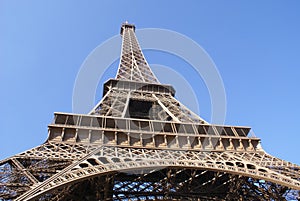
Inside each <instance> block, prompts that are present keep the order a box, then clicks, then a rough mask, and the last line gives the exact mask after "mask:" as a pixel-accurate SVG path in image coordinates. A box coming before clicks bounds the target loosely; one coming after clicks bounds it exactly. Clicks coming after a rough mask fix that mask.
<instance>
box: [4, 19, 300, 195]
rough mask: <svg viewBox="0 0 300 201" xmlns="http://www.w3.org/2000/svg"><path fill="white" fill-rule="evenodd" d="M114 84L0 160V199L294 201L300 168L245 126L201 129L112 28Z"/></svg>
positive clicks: (130, 34) (132, 42)
mask: <svg viewBox="0 0 300 201" xmlns="http://www.w3.org/2000/svg"><path fill="white" fill-rule="evenodd" d="M121 35H122V54H121V58H120V65H119V68H118V73H117V76H116V79H110V80H109V81H107V82H106V83H105V84H104V90H103V98H102V100H101V101H100V102H99V103H98V104H97V105H96V106H95V108H93V110H92V111H91V112H90V113H89V114H68V113H55V114H54V121H53V122H52V123H51V124H50V125H49V126H48V139H47V141H46V142H45V143H43V144H42V145H40V146H38V147H35V148H33V149H30V150H27V151H25V152H23V153H20V154H17V155H15V156H12V157H10V158H7V159H4V160H2V161H0V200H253V201H254V200H255V201H256V200H298V199H299V191H300V168H299V166H298V165H296V164H292V163H290V162H286V161H284V160H281V159H278V158H276V157H273V156H271V155H269V154H267V153H266V152H265V151H264V150H263V148H262V147H261V145H260V139H259V138H257V137H253V136H249V135H248V134H249V131H250V128H249V127H240V126H224V125H213V124H209V123H207V122H206V121H204V120H203V119H202V118H200V117H199V116H198V115H196V114H194V113H193V112H192V111H190V110H189V109H188V108H187V107H185V106H184V105H183V104H181V103H180V102H179V101H178V100H176V99H175V98H174V95H175V90H174V89H173V87H172V86H170V85H163V84H160V83H159V81H158V80H157V78H156V77H155V76H154V74H153V72H152V71H151V69H150V67H149V65H148V63H147V62H146V60H145V58H144V55H143V53H142V51H141V48H140V46H139V44H138V42H137V39H136V36H135V26H134V25H132V24H128V23H124V24H122V26H121Z"/></svg>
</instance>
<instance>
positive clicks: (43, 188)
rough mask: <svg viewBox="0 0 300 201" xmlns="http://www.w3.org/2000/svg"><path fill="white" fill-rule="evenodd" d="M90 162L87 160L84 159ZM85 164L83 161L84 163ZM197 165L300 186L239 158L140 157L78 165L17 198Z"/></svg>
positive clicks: (38, 195) (28, 197) (195, 166)
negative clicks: (108, 177)
mask: <svg viewBox="0 0 300 201" xmlns="http://www.w3.org/2000/svg"><path fill="white" fill-rule="evenodd" d="M84 162H86V161H84ZM81 164H83V163H81ZM166 167H169V168H193V169H200V170H209V171H215V172H226V173H229V174H233V175H243V176H245V177H251V178H254V179H262V180H265V181H269V182H273V183H276V184H280V185H283V186H287V187H289V188H292V189H295V190H300V182H298V181H296V180H292V179H289V178H287V177H282V175H279V174H278V173H276V172H274V171H272V170H269V169H267V170H266V169H265V168H263V167H258V166H257V165H254V164H250V163H247V164H245V163H242V162H241V163H240V164H237V163H236V162H230V161H228V162H222V163H218V164H217V163H215V162H213V161H206V162H205V161H191V160H186V161H184V160H181V161H174V160H164V159H158V160H138V161H126V162H125V161H121V162H118V163H107V164H99V165H93V166H91V165H88V166H87V167H84V168H80V166H79V165H78V166H77V167H76V168H73V169H71V170H69V171H67V172H64V171H63V172H61V173H58V174H57V175H56V176H54V177H53V179H50V180H46V181H44V182H43V183H41V184H39V185H38V186H35V187H33V189H31V190H30V191H28V192H27V193H26V194H24V195H22V196H20V197H19V198H17V199H16V200H34V199H35V198H38V197H40V196H41V195H43V194H45V193H47V192H50V191H52V190H54V189H57V188H60V187H63V186H65V185H69V184H71V183H75V182H78V181H82V180H86V179H89V178H92V177H96V176H100V175H103V174H109V173H113V172H126V171H134V170H142V169H159V168H166Z"/></svg>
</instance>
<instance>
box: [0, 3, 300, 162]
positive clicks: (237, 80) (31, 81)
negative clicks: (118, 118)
mask: <svg viewBox="0 0 300 201" xmlns="http://www.w3.org/2000/svg"><path fill="white" fill-rule="evenodd" d="M170 4H172V5H170ZM299 8H300V2H299V1H296V0H294V1H293V0H290V1H271V0H269V1H268V0H267V1H259V0H254V1H234V0H232V1H225V0H220V1H214V0H213V1H151V2H150V1H149V2H146V1H88V2H87V1H76V2H74V1H58V0H54V1H50V0H49V1H38V0H36V1H33V0H28V1H15V0H7V1H6V0H0V27H1V35H0V44H1V48H0V92H1V105H0V107H1V116H0V118H1V119H0V137H1V138H0V159H4V158H6V157H9V156H12V155H14V154H17V153H20V152H22V151H25V150H27V149H30V148H32V147H35V146H38V145H39V144H41V143H43V142H44V141H45V140H46V138H47V125H48V124H49V123H51V121H52V119H53V112H56V111H57V112H72V92H73V87H74V82H75V79H76V75H77V73H78V71H79V69H80V66H81V65H82V63H83V61H84V60H85V58H86V57H87V56H88V55H89V53H90V52H91V51H92V50H93V49H94V48H95V47H96V46H98V45H99V44H101V43H102V42H104V41H105V40H107V39H108V38H110V37H112V36H114V35H116V34H118V33H119V29H120V25H121V23H122V22H124V21H126V20H128V21H129V22H132V23H134V24H135V25H136V26H137V28H163V29H169V30H173V31H176V32H178V33H181V34H184V35H186V36H187V37H189V38H191V39H193V40H194V41H196V42H197V43H198V44H199V45H201V46H202V47H203V48H204V49H205V50H206V51H207V53H208V54H209V55H210V57H211V58H212V59H213V61H214V62H215V64H216V66H217V68H218V70H219V72H220V75H221V77H222V79H223V82H224V86H225V89H226V95H227V116H226V122H225V123H226V124H231V125H246V126H251V127H252V128H253V131H254V132H255V134H256V136H258V137H260V138H261V139H262V145H263V147H264V149H265V150H266V151H267V152H268V153H270V154H272V155H275V156H278V157H280V158H282V159H286V160H288V161H291V162H294V163H297V164H300V158H299V156H298V152H299V134H300V132H299V131H298V129H297V127H298V125H299V120H300V117H299V113H300V109H299V105H298V104H299V102H300V92H299V85H300V80H299V78H300V60H299V52H300V23H299V20H300V13H299ZM145 56H146V58H147V60H148V62H149V63H155V64H162V65H167V66H171V67H173V66H174V69H175V70H177V71H178V72H184V71H185V70H184V66H185V65H186V64H185V63H184V62H183V61H180V59H178V58H176V57H174V56H172V55H168V54H164V53H159V52H154V51H145ZM116 65H117V62H116V63H115V64H114V65H113V66H112V67H111V68H110V70H108V71H107V72H108V74H107V76H108V77H114V76H115V75H114V74H115V72H114V70H115V69H116V67H117V66H116ZM182 74H183V76H184V77H185V79H186V80H188V81H189V82H190V83H191V85H192V86H193V87H194V89H195V91H196V94H197V96H198V97H197V98H198V101H199V104H200V111H201V112H200V113H201V116H203V117H204V118H205V119H209V118H210V116H209V115H210V109H211V108H210V102H209V101H210V100H209V93H208V92H207V89H206V88H205V86H203V81H202V80H194V79H193V76H190V75H188V74H184V73H182ZM158 77H160V76H159V75H158ZM103 79H104V78H103ZM103 79H102V80H103ZM161 81H162V82H163V80H161ZM195 83H199V85H197V86H195ZM170 84H172V83H170ZM101 86H102V83H100V84H99V88H101ZM98 91H99V93H100V91H101V90H98ZM178 93H179V92H178ZM97 96H98V97H97V98H100V96H101V94H98V95H97Z"/></svg>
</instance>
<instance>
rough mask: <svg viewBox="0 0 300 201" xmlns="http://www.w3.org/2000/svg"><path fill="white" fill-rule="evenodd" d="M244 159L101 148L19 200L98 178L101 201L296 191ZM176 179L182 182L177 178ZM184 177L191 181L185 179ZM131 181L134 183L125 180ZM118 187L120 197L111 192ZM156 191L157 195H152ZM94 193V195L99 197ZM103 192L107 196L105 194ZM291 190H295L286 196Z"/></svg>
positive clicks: (284, 178) (291, 184) (295, 183)
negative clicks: (105, 199) (106, 200)
mask: <svg viewBox="0 0 300 201" xmlns="http://www.w3.org/2000/svg"><path fill="white" fill-rule="evenodd" d="M252 157H253V155H252ZM246 158H247V156H246V155H245V154H243V153H240V154H238V153H230V152H207V151H206V152H205V151H198V152H195V151H188V150H186V151H180V150H158V149H142V148H125V147H124V148H122V147H113V146H112V147H109V146H103V147H100V148H99V149H96V150H94V151H93V152H91V153H90V154H89V155H87V156H86V157H83V158H82V159H81V160H79V161H77V162H74V163H73V164H71V165H69V166H68V167H67V168H65V169H64V170H62V171H60V172H59V173H57V174H56V175H54V176H53V177H51V178H49V179H48V180H45V181H44V182H42V183H39V184H38V185H36V186H33V187H32V189H30V190H29V191H27V192H26V193H24V194H23V195H21V196H20V197H18V198H17V200H34V199H36V198H38V197H41V196H42V197H47V196H50V195H52V194H51V192H54V191H55V190H57V189H69V188H72V189H73V190H70V189H69V190H68V191H70V192H76V189H78V188H79V189H81V191H84V190H83V189H82V188H85V187H86V186H89V185H88V184H87V183H88V181H90V180H94V179H96V180H97V178H98V180H99V182H100V184H101V185H99V186H97V185H96V186H93V187H90V188H91V189H93V188H96V189H98V190H100V191H101V192H102V193H98V194H97V195H98V196H100V197H101V196H102V197H103V196H104V197H105V196H107V197H110V198H111V199H112V198H114V199H115V200H122V199H123V198H122V197H125V198H128V197H132V198H133V197H135V196H137V197H139V196H146V197H147V196H148V197H147V199H149V200H151V199H152V198H153V199H154V197H155V199H165V198H166V197H168V196H169V197H170V199H171V198H172V199H173V198H174V199H175V198H176V199H177V197H176V195H177V194H178V196H179V194H180V195H181V196H182V195H185V194H186V197H189V196H190V197H191V198H199V199H200V198H202V199H208V200H209V199H215V198H216V199H221V197H222V196H223V197H224V196H225V193H227V195H226V196H237V194H241V193H243V192H244V194H247V198H248V196H251V195H252V194H253V196H254V195H256V196H258V195H266V196H269V198H272V199H275V200H278V197H277V198H276V197H274V196H280V197H281V198H283V197H284V196H287V195H290V194H291V193H295V192H298V191H297V190H300V184H299V181H298V180H297V179H292V178H291V177H288V176H285V175H284V174H281V173H280V172H278V170H276V168H275V169H274V170H272V169H271V168H267V167H266V166H262V165H259V164H257V163H253V162H251V161H250V160H247V159H246ZM252 161H253V160H252ZM180 174H181V175H183V176H178V175H180ZM186 174H188V175H189V176H188V177H185V176H184V175H186ZM162 175H164V176H162ZM172 175H176V176H174V177H172ZM295 175H296V174H295ZM129 177H133V178H134V179H132V178H131V179H128V180H126V179H125V180H124V178H129ZM135 180H136V183H135ZM94 183H95V184H97V182H94ZM83 184H85V185H83ZM104 184H105V185H104ZM103 185H104V186H103ZM76 186H77V187H76ZM118 186H120V188H119V191H117V190H116V189H115V188H117V187H118ZM121 186H123V187H121ZM196 186H197V188H195V187H196ZM155 188H157V192H155V191H154V190H153V189H155ZM193 188H195V189H193ZM96 189H95V190H94V192H96V191H98V190H96ZM101 189H102V190H101ZM104 189H106V190H104ZM107 189H111V190H110V191H109V192H107ZM126 189H127V190H126ZM290 189H294V190H292V191H291V192H290V191H289V190H290ZM60 191H61V190H60ZM77 191H78V190H77ZM277 191H279V192H277ZM112 192H114V193H112ZM179 192H180V193H179ZM188 192H189V193H188ZM271 192H274V193H271ZM275 192H276V193H275ZM53 194H55V195H57V193H53ZM73 194H74V193H73ZM63 195H64V196H66V195H68V193H63ZM97 195H95V196H97ZM171 195H172V196H171ZM242 195H243V194H242ZM149 196H150V197H149ZM151 196H152V198H151ZM153 196H154V197H153ZM157 196H158V197H157ZM272 196H273V197H272ZM125 198H124V199H125ZM47 199H48V198H47ZM68 199H69V198H68ZM101 199H102V198H101ZM168 199H169V198H168ZM178 199H183V198H182V197H180V198H178ZM264 199H266V198H264ZM142 200H145V199H142ZM250 200H251V199H250Z"/></svg>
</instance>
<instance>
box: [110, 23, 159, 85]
mask: <svg viewBox="0 0 300 201" xmlns="http://www.w3.org/2000/svg"><path fill="white" fill-rule="evenodd" d="M120 33H121V36H122V52H121V58H120V65H119V68H118V73H117V76H116V79H118V80H127V81H137V82H147V83H159V81H158V80H157V78H156V77H155V75H154V73H153V72H152V71H151V69H150V67H149V65H148V63H147V61H146V59H145V57H144V55H143V53H142V50H141V48H140V45H139V43H138V41H137V39H136V36H135V26H134V25H133V24H129V23H128V22H127V21H126V22H125V23H123V24H122V26H121V31H120Z"/></svg>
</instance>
